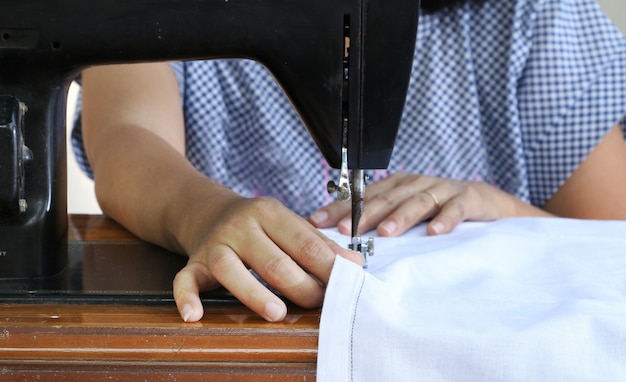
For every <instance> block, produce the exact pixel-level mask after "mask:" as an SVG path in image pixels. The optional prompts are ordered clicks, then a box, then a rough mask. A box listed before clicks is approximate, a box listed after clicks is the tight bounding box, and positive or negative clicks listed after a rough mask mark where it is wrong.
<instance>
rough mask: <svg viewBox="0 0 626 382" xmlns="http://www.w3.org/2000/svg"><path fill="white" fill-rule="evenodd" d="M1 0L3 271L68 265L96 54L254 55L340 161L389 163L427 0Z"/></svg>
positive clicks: (107, 57)
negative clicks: (74, 91)
mask: <svg viewBox="0 0 626 382" xmlns="http://www.w3.org/2000/svg"><path fill="white" fill-rule="evenodd" d="M1 1H2V2H3V3H4V4H5V5H6V6H5V8H6V9H10V11H6V12H2V13H1V14H0V278H34V277H43V276H49V275H53V274H55V273H57V272H59V271H60V270H61V269H63V267H64V265H65V260H64V255H63V254H62V250H61V247H60V245H61V243H62V241H63V235H64V234H65V231H66V227H67V208H66V204H67V201H66V197H67V196H66V195H67V192H66V157H65V155H66V147H65V110H66V97H67V90H68V87H69V84H70V83H71V81H72V80H73V78H75V76H76V75H77V74H78V73H79V72H80V70H82V69H84V68H85V67H88V66H93V65H101V64H113V63H123V62H148V61H167V60H189V59H210V58H226V57H229V58H250V59H253V60H256V61H259V62H261V63H262V64H264V65H265V66H266V67H267V68H268V69H269V70H270V71H271V72H272V73H273V75H274V76H275V77H276V79H277V81H278V82H279V83H280V84H281V86H282V87H283V89H284V91H285V93H286V94H287V95H288V96H289V98H290V100H291V101H292V103H293V105H294V106H295V107H296V109H297V111H298V112H299V114H300V116H301V117H302V119H303V121H304V122H305V124H306V125H307V127H308V129H309V131H310V133H311V135H312V136H313V138H314V139H315V141H316V143H317V145H318V146H319V148H320V150H321V151H322V153H323V155H324V156H325V157H326V159H327V160H328V163H329V164H330V165H331V166H333V167H336V168H339V167H342V159H343V166H344V167H346V168H348V169H356V170H360V169H374V168H386V167H387V165H388V162H389V158H390V156H391V152H392V149H393V144H394V140H395V136H396V133H397V129H398V124H399V120H400V117H401V113H402V109H403V106H404V100H405V94H406V89H407V86H408V78H409V73H410V69H411V64H412V57H413V50H414V46H415V45H414V43H415V33H416V29H417V18H418V8H419V0H314V1H307V0H230V1H229V0H128V1H115V0H90V1H84V0H20V1H11V2H10V3H9V2H8V1H5V0H1ZM340 186H341V184H340ZM357 192H358V190H357Z"/></svg>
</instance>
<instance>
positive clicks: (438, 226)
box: [430, 222, 445, 234]
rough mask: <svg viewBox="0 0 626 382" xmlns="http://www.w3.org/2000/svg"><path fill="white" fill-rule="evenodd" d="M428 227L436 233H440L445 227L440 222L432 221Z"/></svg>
mask: <svg viewBox="0 0 626 382" xmlns="http://www.w3.org/2000/svg"><path fill="white" fill-rule="evenodd" d="M430 227H431V228H432V229H433V231H434V232H435V233H436V234H440V233H442V232H443V230H444V229H445V226H444V225H443V223H442V222H434V223H433V224H432V225H431V226H430Z"/></svg>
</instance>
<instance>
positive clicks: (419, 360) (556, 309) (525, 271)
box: [318, 218, 626, 381]
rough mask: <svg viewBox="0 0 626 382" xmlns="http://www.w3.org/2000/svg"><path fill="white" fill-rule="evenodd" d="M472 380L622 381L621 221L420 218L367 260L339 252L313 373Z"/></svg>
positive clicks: (625, 247)
mask: <svg viewBox="0 0 626 382" xmlns="http://www.w3.org/2000/svg"><path fill="white" fill-rule="evenodd" d="M324 233H325V234H327V235H328V236H329V237H331V238H332V239H334V240H336V241H338V242H340V243H342V244H345V243H346V242H347V241H348V239H349V238H346V237H343V236H341V235H339V234H338V233H337V232H336V231H334V230H325V231H324ZM473 380H481V381H518V380H519V381H522V380H524V381H526V380H531V381H618V380H620V381H621V380H626V222H600V221H578V220H568V219H546V218H544V219H539V218H517V219H507V220H501V221H497V222H491V223H464V224H462V225H461V226H459V227H458V228H457V229H456V230H455V231H454V232H452V233H451V234H449V235H444V236H438V237H426V235H425V231H424V227H417V228H416V229H413V230H411V231H409V232H408V233H406V234H405V235H403V236H402V237H399V238H376V254H375V256H373V257H371V258H370V259H369V267H368V269H367V270H363V269H362V268H361V267H359V266H358V265H356V264H353V263H351V262H349V261H347V260H345V259H343V258H341V257H337V260H336V262H335V266H334V268H333V271H332V275H331V279H330V282H329V285H328V287H327V293H326V298H325V302H324V307H323V311H322V319H321V324H320V343H319V353H318V381H473Z"/></svg>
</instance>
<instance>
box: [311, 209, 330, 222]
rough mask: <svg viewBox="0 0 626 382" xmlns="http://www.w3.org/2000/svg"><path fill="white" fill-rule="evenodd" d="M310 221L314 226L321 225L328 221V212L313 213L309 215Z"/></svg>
mask: <svg viewBox="0 0 626 382" xmlns="http://www.w3.org/2000/svg"><path fill="white" fill-rule="evenodd" d="M310 219H311V220H312V221H313V223H315V224H323V223H324V222H326V220H328V212H326V211H315V212H313V214H311V216H310Z"/></svg>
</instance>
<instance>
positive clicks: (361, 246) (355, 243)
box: [348, 236, 374, 268]
mask: <svg viewBox="0 0 626 382" xmlns="http://www.w3.org/2000/svg"><path fill="white" fill-rule="evenodd" d="M348 249H351V250H353V251H357V252H359V253H360V254H361V256H363V260H364V263H363V268H367V258H368V257H369V256H374V238H373V237H369V238H368V239H367V241H366V242H362V240H361V236H353V237H352V243H350V244H348Z"/></svg>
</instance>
